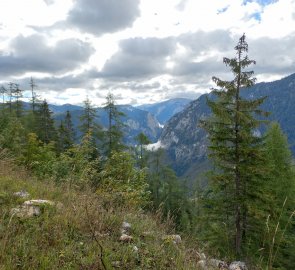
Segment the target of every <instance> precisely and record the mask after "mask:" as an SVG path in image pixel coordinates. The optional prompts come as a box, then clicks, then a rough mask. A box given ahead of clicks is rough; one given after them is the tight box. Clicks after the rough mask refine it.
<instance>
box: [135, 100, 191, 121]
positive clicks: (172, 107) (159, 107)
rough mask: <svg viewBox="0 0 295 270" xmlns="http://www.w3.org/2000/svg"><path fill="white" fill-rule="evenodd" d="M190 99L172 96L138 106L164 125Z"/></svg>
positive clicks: (182, 108)
mask: <svg viewBox="0 0 295 270" xmlns="http://www.w3.org/2000/svg"><path fill="white" fill-rule="evenodd" d="M191 101H192V100H191V99H188V98H174V99H169V100H166V101H162V102H158V103H154V104H145V105H141V106H138V108H139V109H141V110H144V111H148V112H150V113H151V114H153V116H154V117H155V118H156V119H157V120H158V121H159V123H160V124H161V125H164V124H165V123H166V122H167V121H168V120H169V119H170V118H171V117H172V116H173V115H175V114H176V113H178V112H180V111H182V110H184V109H185V108H186V106H187V105H188V104H189V103H190V102H191Z"/></svg>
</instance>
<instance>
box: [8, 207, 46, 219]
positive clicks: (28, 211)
mask: <svg viewBox="0 0 295 270" xmlns="http://www.w3.org/2000/svg"><path fill="white" fill-rule="evenodd" d="M11 214H12V215H15V216H17V217H19V218H27V217H34V216H40V214H41V211H40V207H39V206H36V205H21V206H19V207H16V208H13V209H11Z"/></svg>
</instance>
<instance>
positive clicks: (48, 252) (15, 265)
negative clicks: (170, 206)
mask: <svg viewBox="0 0 295 270" xmlns="http://www.w3.org/2000/svg"><path fill="white" fill-rule="evenodd" d="M3 155H4V153H3V152H2V156H1V160H0V167H1V174H0V190H1V193H0V203H1V207H0V217H1V219H0V230H1V234H0V235H1V236H0V247H1V248H0V269H3V270H4V269H5V270H8V269H46V270H47V269H116V268H117V269H196V262H197V259H198V257H197V253H196V252H195V253H193V250H189V249H186V248H185V244H184V242H182V243H180V244H177V245H176V244H175V243H174V242H173V240H172V238H171V239H170V238H169V237H166V236H167V235H169V234H172V233H174V229H173V226H172V223H171V222H169V220H168V221H167V222H163V221H162V219H161V217H160V213H158V214H151V213H146V212H144V211H143V210H141V209H139V208H136V207H130V206H128V205H126V204H119V203H117V202H116V200H115V197H112V196H107V197H105V196H98V195H97V194H95V193H93V191H91V190H88V189H87V188H85V189H84V190H83V191H81V190H78V189H76V188H73V187H69V185H59V186H56V185H55V184H54V183H53V182H52V181H50V180H48V179H39V180H38V179H36V178H35V177H33V176H31V175H30V174H28V172H26V171H25V170H23V169H21V167H19V166H16V165H14V164H13V161H12V160H9V159H7V158H6V157H5V158H3ZM21 190H23V191H26V192H28V193H29V194H30V195H29V197H28V198H20V197H18V196H16V195H14V193H15V192H19V191H21ZM29 199H47V200H51V201H53V202H56V203H58V207H53V206H46V207H44V208H43V209H42V214H41V215H40V216H35V217H31V218H19V217H17V216H15V215H13V214H11V209H12V208H14V207H17V206H18V205H20V204H21V203H23V202H24V201H25V200H29ZM124 221H125V222H128V223H130V225H131V231H130V235H131V236H132V240H130V242H129V241H128V242H124V241H120V236H121V227H122V223H123V222H124Z"/></svg>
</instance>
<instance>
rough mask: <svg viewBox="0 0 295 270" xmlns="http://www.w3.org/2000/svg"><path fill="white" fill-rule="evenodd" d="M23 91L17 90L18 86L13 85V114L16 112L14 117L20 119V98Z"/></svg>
mask: <svg viewBox="0 0 295 270" xmlns="http://www.w3.org/2000/svg"><path fill="white" fill-rule="evenodd" d="M22 92H23V91H22V90H21V89H20V88H19V85H18V84H14V91H13V94H14V98H15V112H16V117H17V118H20V117H21V114H22V101H21V98H22V96H23V93H22Z"/></svg>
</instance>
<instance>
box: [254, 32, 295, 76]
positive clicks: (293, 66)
mask: <svg viewBox="0 0 295 270" xmlns="http://www.w3.org/2000/svg"><path fill="white" fill-rule="evenodd" d="M294 44H295V32H294V33H293V34H292V35H289V36H287V37H284V38H281V39H272V38H267V37H264V38H259V39H256V40H249V56H250V58H252V59H255V60H256V62H257V64H256V66H255V67H254V68H253V69H254V70H255V73H256V74H259V73H263V74H274V73H276V74H281V75H286V74H290V73H294V70H295V47H294ZM286 52H288V53H287V54H286Z"/></svg>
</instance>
